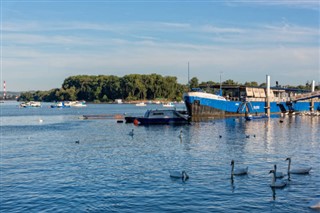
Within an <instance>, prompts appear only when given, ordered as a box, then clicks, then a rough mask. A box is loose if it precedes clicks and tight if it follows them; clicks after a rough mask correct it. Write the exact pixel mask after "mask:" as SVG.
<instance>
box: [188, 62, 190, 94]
mask: <svg viewBox="0 0 320 213" xmlns="http://www.w3.org/2000/svg"><path fill="white" fill-rule="evenodd" d="M188 90H189V91H190V70H189V61H188Z"/></svg>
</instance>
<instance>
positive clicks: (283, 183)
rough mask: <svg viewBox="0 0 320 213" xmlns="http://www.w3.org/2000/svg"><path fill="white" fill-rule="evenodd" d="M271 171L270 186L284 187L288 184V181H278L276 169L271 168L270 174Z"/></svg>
mask: <svg viewBox="0 0 320 213" xmlns="http://www.w3.org/2000/svg"><path fill="white" fill-rule="evenodd" d="M270 173H273V175H272V180H271V184H270V187H272V188H283V187H285V186H286V185H287V182H286V181H276V180H277V178H276V173H275V171H274V170H270V172H269V174H270Z"/></svg>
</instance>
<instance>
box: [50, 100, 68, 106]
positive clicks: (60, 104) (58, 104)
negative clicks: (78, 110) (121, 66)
mask: <svg viewBox="0 0 320 213" xmlns="http://www.w3.org/2000/svg"><path fill="white" fill-rule="evenodd" d="M50 107H51V108H70V107H71V106H70V105H66V104H65V103H64V102H63V101H60V102H57V103H55V104H53V105H51V106H50Z"/></svg>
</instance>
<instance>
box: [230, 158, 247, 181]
mask: <svg viewBox="0 0 320 213" xmlns="http://www.w3.org/2000/svg"><path fill="white" fill-rule="evenodd" d="M246 174H248V167H246V168H237V169H234V160H232V161H231V177H232V176H233V175H246Z"/></svg>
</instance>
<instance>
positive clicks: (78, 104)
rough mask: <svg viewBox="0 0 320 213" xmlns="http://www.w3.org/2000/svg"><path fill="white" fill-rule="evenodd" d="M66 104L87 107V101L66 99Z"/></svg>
mask: <svg viewBox="0 0 320 213" xmlns="http://www.w3.org/2000/svg"><path fill="white" fill-rule="evenodd" d="M64 105H65V106H70V107H86V106H87V105H86V102H85V101H66V102H64Z"/></svg>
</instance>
